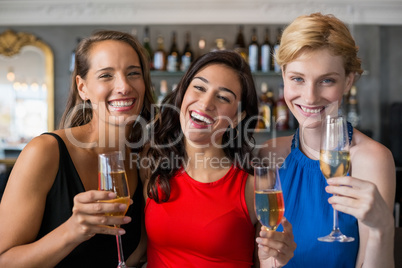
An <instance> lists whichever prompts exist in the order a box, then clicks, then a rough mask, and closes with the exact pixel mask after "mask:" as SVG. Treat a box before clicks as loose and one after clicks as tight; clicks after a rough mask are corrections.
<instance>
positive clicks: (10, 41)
mask: <svg viewBox="0 0 402 268" xmlns="http://www.w3.org/2000/svg"><path fill="white" fill-rule="evenodd" d="M24 46H34V47H37V48H39V49H40V50H41V51H43V53H44V55H45V69H46V70H45V81H44V83H45V84H46V87H47V106H48V115H47V126H48V131H52V130H54V68H53V67H54V56H53V51H52V50H51V49H50V47H49V46H48V45H47V44H46V43H44V42H43V41H41V40H39V39H38V38H37V37H36V36H34V35H32V34H29V33H23V32H20V33H15V32H14V31H12V30H6V31H5V32H3V33H2V34H0V54H2V55H4V56H6V57H11V56H14V55H16V54H18V53H20V51H21V49H22V48H23V47H24Z"/></svg>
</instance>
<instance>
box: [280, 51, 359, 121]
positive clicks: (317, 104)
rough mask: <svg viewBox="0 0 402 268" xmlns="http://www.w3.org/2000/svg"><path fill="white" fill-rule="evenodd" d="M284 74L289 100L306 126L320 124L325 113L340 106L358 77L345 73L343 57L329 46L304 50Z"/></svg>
mask: <svg viewBox="0 0 402 268" xmlns="http://www.w3.org/2000/svg"><path fill="white" fill-rule="evenodd" d="M282 76H283V81H284V86H285V91H284V93H285V96H284V97H285V101H286V103H287V105H288V107H289V109H290V111H291V112H292V113H293V115H294V116H295V117H296V119H297V121H298V122H299V124H300V125H301V126H303V127H317V126H319V125H320V120H321V115H322V114H325V113H333V112H334V111H335V110H337V108H338V107H339V106H340V104H341V101H342V96H343V94H344V93H345V92H347V91H348V90H350V88H351V86H352V84H353V77H354V75H353V74H352V73H351V74H349V75H346V74H345V68H344V63H343V59H342V57H341V56H333V55H331V53H330V52H329V51H328V50H327V49H320V50H315V51H308V52H304V53H302V54H301V55H300V56H299V57H298V58H296V59H295V60H294V61H292V62H290V63H288V64H286V66H284V68H283V71H282Z"/></svg>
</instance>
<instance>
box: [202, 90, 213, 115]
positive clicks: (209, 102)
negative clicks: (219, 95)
mask: <svg viewBox="0 0 402 268" xmlns="http://www.w3.org/2000/svg"><path fill="white" fill-rule="evenodd" d="M198 103H199V105H200V108H202V109H204V110H206V111H211V110H213V109H214V107H215V104H214V94H213V92H207V93H205V94H203V95H202V96H201V97H200V99H199V100H198Z"/></svg>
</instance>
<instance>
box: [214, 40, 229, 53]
mask: <svg viewBox="0 0 402 268" xmlns="http://www.w3.org/2000/svg"><path fill="white" fill-rule="evenodd" d="M215 44H216V45H215V47H213V48H212V49H211V51H217V50H225V49H226V47H225V39H223V38H218V39H216V40H215Z"/></svg>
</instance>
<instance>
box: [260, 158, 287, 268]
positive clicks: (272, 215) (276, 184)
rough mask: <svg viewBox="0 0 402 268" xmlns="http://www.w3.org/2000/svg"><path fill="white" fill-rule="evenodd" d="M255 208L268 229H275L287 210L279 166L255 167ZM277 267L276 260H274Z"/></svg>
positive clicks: (261, 221)
mask: <svg viewBox="0 0 402 268" xmlns="http://www.w3.org/2000/svg"><path fill="white" fill-rule="evenodd" d="M254 209H255V213H256V216H257V219H258V221H259V222H260V223H261V224H262V225H263V226H264V227H265V229H266V230H267V231H275V230H276V228H278V226H279V224H280V223H281V220H282V217H283V214H284V212H285V203H284V201H283V194H282V187H281V181H280V179H279V172H278V167H276V168H273V167H269V166H264V165H258V166H255V167H254ZM274 264H275V266H274V267H276V260H274Z"/></svg>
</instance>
